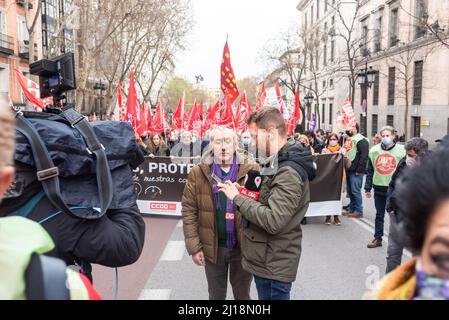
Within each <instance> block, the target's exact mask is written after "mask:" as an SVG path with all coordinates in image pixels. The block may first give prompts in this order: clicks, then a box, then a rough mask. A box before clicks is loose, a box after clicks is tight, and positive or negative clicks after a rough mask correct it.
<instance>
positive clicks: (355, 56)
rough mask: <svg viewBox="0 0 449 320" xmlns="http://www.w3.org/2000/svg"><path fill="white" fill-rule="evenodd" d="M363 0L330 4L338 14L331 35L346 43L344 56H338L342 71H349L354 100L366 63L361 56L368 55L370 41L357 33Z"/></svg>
mask: <svg viewBox="0 0 449 320" xmlns="http://www.w3.org/2000/svg"><path fill="white" fill-rule="evenodd" d="M361 4H363V3H362V1H360V0H354V1H349V2H337V4H335V5H333V4H329V6H330V7H331V8H332V9H334V10H335V12H336V16H337V19H338V21H337V23H338V27H335V26H331V28H330V30H329V33H328V34H329V36H330V37H337V38H340V39H341V40H342V43H343V44H344V52H345V54H344V56H342V57H338V58H337V63H338V64H339V65H340V71H342V72H345V73H347V78H348V82H349V92H348V94H349V97H350V98H351V101H352V102H354V98H355V89H356V84H357V72H358V69H359V68H360V67H361V66H362V65H363V64H364V63H365V60H363V59H361V57H367V55H368V52H367V51H366V49H367V47H366V43H368V42H369V39H368V38H367V37H365V38H363V37H359V36H358V35H357V28H356V24H357V22H358V21H359V20H358V18H359V13H360V8H361ZM348 5H350V6H355V8H354V9H351V10H353V12H352V15H351V16H349V18H346V14H347V12H348V7H346V6H348Z"/></svg>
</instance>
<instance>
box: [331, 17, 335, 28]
mask: <svg viewBox="0 0 449 320" xmlns="http://www.w3.org/2000/svg"><path fill="white" fill-rule="evenodd" d="M331 23H332V25H333V26H335V16H333V17H332V19H331Z"/></svg>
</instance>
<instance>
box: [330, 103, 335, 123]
mask: <svg viewBox="0 0 449 320" xmlns="http://www.w3.org/2000/svg"><path fill="white" fill-rule="evenodd" d="M333 108H334V104H333V103H329V124H330V125H331V124H332V116H333V115H334V114H333V110H332V109H333Z"/></svg>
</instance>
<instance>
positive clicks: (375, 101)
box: [373, 72, 379, 106]
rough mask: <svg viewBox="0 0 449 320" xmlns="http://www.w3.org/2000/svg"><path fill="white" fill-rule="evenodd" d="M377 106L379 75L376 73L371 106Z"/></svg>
mask: <svg viewBox="0 0 449 320" xmlns="http://www.w3.org/2000/svg"><path fill="white" fill-rule="evenodd" d="M378 105H379V73H378V72H377V73H376V76H375V78H374V84H373V106H378Z"/></svg>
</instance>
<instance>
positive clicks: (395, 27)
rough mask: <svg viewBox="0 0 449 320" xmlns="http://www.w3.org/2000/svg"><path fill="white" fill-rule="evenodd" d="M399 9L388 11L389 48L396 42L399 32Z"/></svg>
mask: <svg viewBox="0 0 449 320" xmlns="http://www.w3.org/2000/svg"><path fill="white" fill-rule="evenodd" d="M398 18H399V9H398V8H394V9H392V10H391V11H390V47H394V46H395V45H396V44H397V43H398V42H399V39H398V31H399V20H398Z"/></svg>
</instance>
